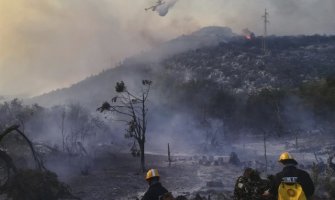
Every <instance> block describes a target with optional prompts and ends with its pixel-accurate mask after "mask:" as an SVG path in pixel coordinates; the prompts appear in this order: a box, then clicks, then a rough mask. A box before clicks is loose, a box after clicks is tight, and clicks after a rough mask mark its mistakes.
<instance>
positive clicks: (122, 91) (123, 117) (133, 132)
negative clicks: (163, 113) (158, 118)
mask: <svg viewBox="0 0 335 200" xmlns="http://www.w3.org/2000/svg"><path fill="white" fill-rule="evenodd" d="M151 84H152V81H150V80H143V81H142V86H143V87H142V90H141V92H140V93H139V94H135V93H133V92H130V91H129V90H128V89H127V87H126V85H125V84H124V82H123V81H121V82H117V83H116V86H115V90H116V92H117V93H118V95H117V96H115V97H113V98H112V100H111V103H109V102H104V103H103V104H102V106H101V107H100V108H98V109H97V110H98V111H100V112H105V111H108V112H111V113H115V114H116V116H117V119H115V120H117V121H121V122H125V123H126V125H127V129H126V134H125V136H126V137H127V138H134V139H135V140H136V141H137V143H138V146H139V148H140V158H141V159H140V160H141V163H140V166H141V169H142V171H145V154H144V150H145V138H146V131H147V113H148V108H147V105H146V104H147V100H148V96H149V92H150V86H151Z"/></svg>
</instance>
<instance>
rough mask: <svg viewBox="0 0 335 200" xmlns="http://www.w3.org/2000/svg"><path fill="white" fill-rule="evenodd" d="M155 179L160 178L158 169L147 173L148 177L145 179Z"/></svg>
mask: <svg viewBox="0 0 335 200" xmlns="http://www.w3.org/2000/svg"><path fill="white" fill-rule="evenodd" d="M153 177H159V173H158V170H157V169H150V170H149V171H148V172H147V175H146V177H145V179H146V180H148V179H151V178H153Z"/></svg>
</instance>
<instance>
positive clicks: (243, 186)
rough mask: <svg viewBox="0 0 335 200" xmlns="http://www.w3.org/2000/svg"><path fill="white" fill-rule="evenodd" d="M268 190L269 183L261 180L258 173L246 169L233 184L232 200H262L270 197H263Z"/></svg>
mask: <svg viewBox="0 0 335 200" xmlns="http://www.w3.org/2000/svg"><path fill="white" fill-rule="evenodd" d="M269 188H270V181H269V180H263V179H261V177H260V176H259V172H258V171H257V170H254V169H252V168H246V169H245V170H244V173H243V175H242V176H240V177H239V178H238V179H237V181H236V184H235V189H234V200H263V199H270V196H263V194H264V192H265V191H267V190H268V189H269Z"/></svg>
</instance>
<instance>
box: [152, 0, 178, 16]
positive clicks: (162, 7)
mask: <svg viewBox="0 0 335 200" xmlns="http://www.w3.org/2000/svg"><path fill="white" fill-rule="evenodd" d="M177 1H178V0H169V1H165V3H164V4H162V5H160V6H158V7H157V9H156V11H157V12H158V14H159V15H160V16H162V17H164V16H165V15H166V14H167V13H168V12H169V9H171V8H172V7H173V6H174V5H175V4H176V3H177Z"/></svg>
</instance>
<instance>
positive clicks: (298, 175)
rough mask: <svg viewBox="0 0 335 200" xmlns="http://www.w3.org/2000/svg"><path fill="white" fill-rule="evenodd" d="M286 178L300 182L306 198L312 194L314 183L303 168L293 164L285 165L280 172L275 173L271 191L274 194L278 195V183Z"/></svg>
mask: <svg viewBox="0 0 335 200" xmlns="http://www.w3.org/2000/svg"><path fill="white" fill-rule="evenodd" d="M287 180H292V181H295V182H296V183H298V184H300V185H301V187H302V190H303V191H304V193H305V195H306V197H307V199H309V198H310V197H311V196H312V195H313V194H314V184H313V181H312V179H311V177H310V176H309V174H308V173H307V172H306V171H304V170H301V169H298V168H296V167H295V166H294V165H291V166H286V167H284V168H283V170H282V171H281V172H279V173H278V174H276V176H275V178H274V183H273V187H272V188H271V193H272V194H273V195H274V196H278V188H279V186H280V184H281V183H282V182H284V181H287Z"/></svg>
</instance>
